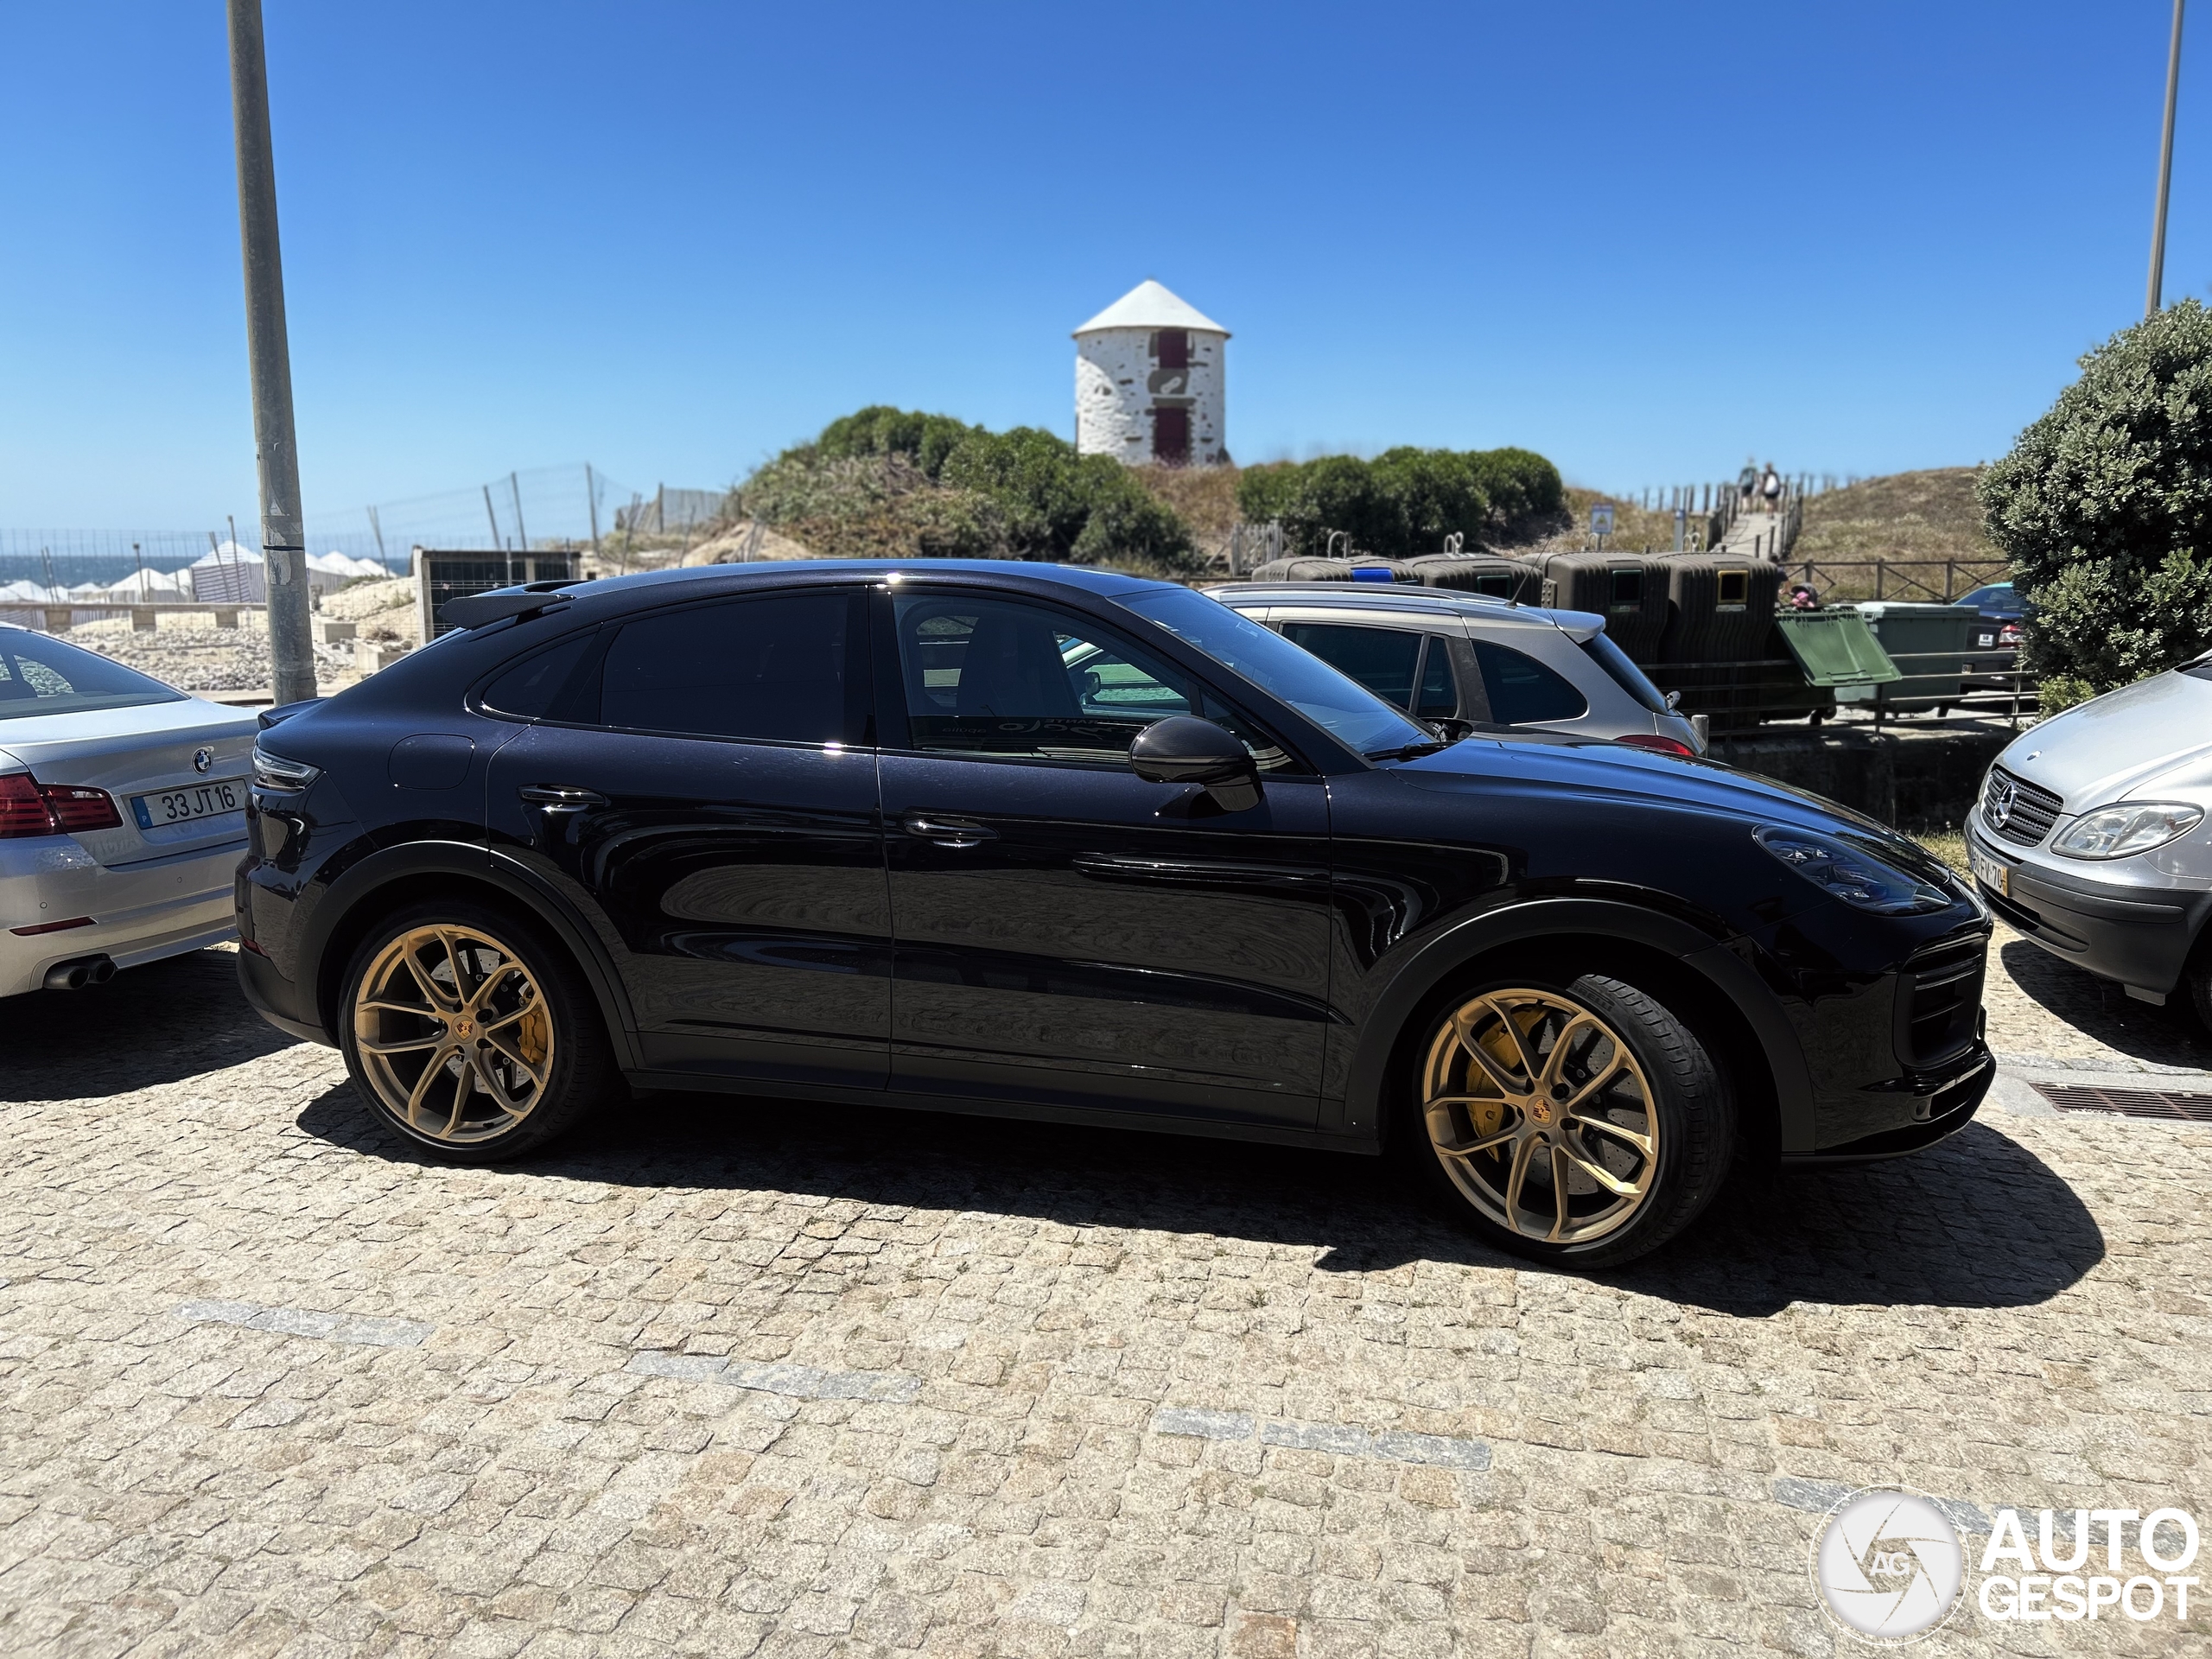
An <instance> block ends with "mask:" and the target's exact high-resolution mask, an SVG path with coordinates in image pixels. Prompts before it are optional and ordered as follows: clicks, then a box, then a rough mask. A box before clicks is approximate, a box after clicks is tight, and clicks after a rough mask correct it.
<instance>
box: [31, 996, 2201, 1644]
mask: <svg viewBox="0 0 2212 1659" xmlns="http://www.w3.org/2000/svg"><path fill="white" fill-rule="evenodd" d="M227 975H228V962H227V959H226V958H225V957H223V956H222V954H221V953H211V954H210V957H209V959H208V960H207V962H205V963H202V962H200V961H198V960H197V959H193V958H187V959H183V960H182V961H181V963H177V964H169V965H166V966H163V967H160V968H156V969H143V970H134V974H133V975H131V976H124V978H123V979H121V980H118V982H117V985H116V986H113V987H110V988H108V994H109V995H111V996H112V995H115V994H117V993H118V992H119V993H120V995H123V996H124V997H126V998H128V997H130V996H132V995H139V993H137V992H134V991H133V990H132V988H131V987H132V985H133V984H134V983H140V984H143V985H144V986H145V987H146V988H147V989H146V991H145V992H144V993H143V995H145V998H146V1001H144V1003H143V1007H140V1009H139V1011H138V1012H137V1014H135V1015H132V1016H131V1017H132V1018H134V1019H135V1020H137V1025H136V1026H134V1027H133V1028H134V1029H143V1031H144V1032H145V1033H148V1037H147V1041H146V1043H145V1044H144V1045H143V1046H131V1047H130V1048H128V1049H122V1048H119V1047H118V1046H115V1045H108V1046H105V1047H98V1046H91V1047H88V1046H86V1044H85V1043H84V1042H83V1041H82V1040H81V1033H79V1035H78V1036H76V1037H73V1036H72V1035H71V1033H70V1031H69V1030H68V1029H67V1028H66V1027H57V1028H56V1029H55V1030H54V1031H53V1032H48V1031H46V1030H43V1029H41V1028H39V1027H34V1026H30V1025H26V1024H25V1023H24V1022H23V1021H22V1020H20V1019H16V1022H15V1023H14V1024H12V1025H11V1024H10V1019H11V1018H13V1017H14V1016H13V1015H12V1014H11V1011H10V1008H9V1007H6V1006H4V1005H0V1052H4V1053H5V1054H6V1055H7V1056H8V1063H7V1065H6V1067H5V1069H4V1072H3V1073H0V1094H4V1096H6V1109H7V1111H8V1114H9V1116H8V1120H7V1121H8V1127H9V1130H10V1158H9V1159H8V1160H5V1161H4V1163H0V1264H4V1268H3V1269H0V1651H4V1652H6V1653H7V1654H8V1655H9V1656H10V1659H14V1656H16V1654H18V1653H21V1654H24V1655H27V1656H34V1659H46V1656H48V1655H55V1656H59V1655H61V1654H64V1653H67V1654H72V1655H74V1654H76V1653H79V1652H84V1653H104V1652H108V1651H115V1652H118V1653H121V1652H124V1651H125V1650H127V1649H129V1648H130V1644H131V1643H136V1644H137V1649H136V1651H137V1652H138V1653H141V1654H143V1655H149V1656H151V1655H158V1654H165V1653H177V1654H187V1653H190V1654H200V1653H219V1652H221V1653H227V1652H232V1651H236V1652H239V1653H264V1652H267V1653H276V1652H280V1651H285V1650H288V1649H289V1651H291V1652H294V1653H302V1654H305V1653H321V1652H333V1653H338V1652H344V1653H353V1652H361V1653H372V1654H376V1655H378V1656H384V1655H398V1654H409V1653H416V1652H420V1653H423V1654H431V1653H436V1654H476V1653H481V1654H485V1655H487V1656H496V1659H508V1656H512V1655H515V1654H522V1653H556V1654H557V1653H579V1654H581V1653H592V1654H615V1653H639V1654H647V1653H654V1654H658V1653H668V1654H702V1655H703V1654H715V1655H736V1656H746V1655H751V1654H756V1653H762V1654H766V1653H774V1654H785V1653H788V1654H795V1655H815V1654H822V1655H828V1654H831V1653H837V1654H843V1653H868V1654H880V1655H907V1654H912V1655H925V1654H938V1653H944V1654H975V1655H978V1656H982V1655H985V1654H990V1655H1004V1654H1015V1653H1020V1654H1032V1653H1034V1654H1052V1655H1061V1654H1066V1655H1077V1654H1082V1655H1091V1654H1097V1655H1109V1654H1111V1655H1121V1654H1128V1655H1139V1654H1154V1653H1160V1654H1172V1653H1185V1652H1187V1653H1192V1654H1201V1653H1202V1654H1205V1655H1207V1656H1209V1659H1218V1656H1224V1655H1226V1656H1230V1659H1276V1656H1285V1659H1313V1656H1319V1655H1328V1654H1338V1653H1342V1654H1371V1655H1393V1656H1395V1655H1421V1656H1425V1655H1429V1654H1445V1653H1451V1654H1455V1655H1485V1654H1507V1655H1513V1656H1516V1659H1527V1656H1534V1655H1535V1654H1539V1653H1542V1654H1562V1655H1592V1656H1595V1655H1605V1656H1611V1655H1614V1654H1620V1653H1651V1654H1674V1653H1678V1654H1684V1655H1691V1654H1694V1655H1700V1656H1703V1655H1706V1654H1710V1653H1714V1652H1727V1651H1739V1652H1745V1653H1751V1652H1758V1651H1766V1650H1772V1651H1775V1652H1784V1653H1803V1654H1813V1655H1821V1656H1826V1655H1829V1654H1832V1653H1834V1652H1837V1651H1839V1650H1840V1649H1838V1646H1837V1643H1836V1641H1835V1637H1834V1631H1833V1628H1832V1627H1831V1626H1830V1625H1829V1624H1827V1621H1826V1619H1825V1618H1824V1617H1823V1616H1822V1615H1821V1613H1820V1612H1819V1611H1818V1609H1817V1606H1816V1605H1815V1602H1814V1600H1813V1599H1812V1594H1811V1589H1810V1586H1809V1584H1808V1581H1807V1579H1806V1576H1805V1567H1804V1564H1805V1560H1806V1555H1807V1550H1808V1544H1809V1541H1810V1539H1811V1536H1812V1533H1813V1530H1814V1529H1815V1527H1816V1526H1817V1525H1818V1524H1819V1520H1820V1517H1821V1516H1824V1515H1825V1514H1826V1513H1827V1510H1828V1509H1829V1508H1831V1507H1832V1506H1833V1505H1834V1503H1835V1502H1836V1501H1837V1499H1838V1498H1840V1497H1842V1496H1843V1495H1844V1494H1846V1493H1847V1492H1848V1491H1853V1490H1856V1489H1857V1488H1859V1487H1860V1486H1864V1485H1867V1484H1891V1483H1903V1484H1910V1485H1913V1486H1915V1487H1917V1488H1920V1489H1922V1490H1924V1491H1929V1493H1931V1494H1933V1495H1935V1496H1936V1497H1937V1498H1938V1499H1940V1500H1941V1501H1942V1503H1944V1505H1945V1506H1946V1508H1947V1510H1948V1512H1949V1513H1951V1514H1952V1515H1953V1516H1955V1518H1956V1520H1957V1521H1958V1522H1959V1524H1960V1525H1961V1527H1962V1529H1966V1530H1967V1535H1968V1536H1969V1538H1970V1539H1976V1540H1978V1539H1979V1538H1980V1537H1981V1536H1982V1535H1984V1534H1983V1533H1982V1532H1981V1531H1980V1530H1977V1529H1982V1528H1986V1527H1987V1526H1988V1525H1989V1524H1991V1518H1992V1517H1993V1516H1995V1514H1996V1512H1997V1510H1999V1508H2000V1507H2003V1506H2006V1505H2022V1506H2036V1507H2040V1506H2041V1505H2043V1504H2046V1503H2058V1504H2062V1505H2063V1506H2064V1507H2065V1508H2067V1509H2071V1508H2072V1507H2075V1504H2076V1503H2078V1504H2079V1505H2080V1506H2082V1507H2101V1506H2105V1505H2109V1504H2118V1505H2121V1506H2132V1507H2135V1508H2138V1509H2142V1510H2148V1509H2152V1508H2158V1507H2163V1506H2165V1505H2167V1504H2174V1505H2178V1506H2180V1507H2183V1508H2184V1509H2191V1510H2194V1511H2195V1512H2196V1514H2197V1515H2198V1516H2200V1517H2201V1518H2203V1519H2206V1520H2208V1521H2212V1383H2208V1382H2207V1379H2208V1378H2212V1251H2208V1249H2206V1245H2207V1243H2212V1196H2209V1195H2212V1135H2198V1134H2195V1133H2193V1132H2192V1133H2190V1134H2187V1135H2177V1134H2174V1133H2171V1132H2169V1131H2168V1130H2166V1129H2165V1128H2163V1127H2162V1126H2157V1125H2149V1126H2146V1125H2144V1124H2140V1123H2131V1122H2118V1121H2099V1120H2094V1119H2088V1118H2082V1117H2074V1116H2056V1117H2050V1118H2025V1117H1993V1118H1990V1119H1988V1120H1987V1121H1985V1122H1978V1123H1976V1124H1974V1125H1972V1126H1970V1127H1969V1128H1967V1130H1965V1131H1964V1132H1962V1133H1961V1135H1958V1136H1957V1137H1955V1139H1954V1140H1952V1141H1948V1142H1947V1143H1945V1144H1944V1145H1943V1146H1942V1147H1937V1148H1935V1149H1934V1150H1932V1151H1931V1152H1930V1153H1929V1154H1926V1155H1924V1156H1923V1157H1920V1158H1917V1159H1914V1160H1904V1161H1901V1162H1898V1163H1895V1164H1891V1165H1885V1166H1873V1167H1869V1168H1866V1169H1863V1170H1857V1171H1848V1172H1838V1173H1834V1174H1832V1175H1828V1176H1825V1177H1821V1178H1818V1179H1815V1178H1808V1177H1796V1176H1792V1177H1788V1178H1783V1179H1780V1180H1778V1181H1776V1182H1774V1183H1771V1184H1770V1186H1769V1187H1768V1188H1766V1189H1748V1190H1746V1189H1732V1190H1731V1192H1729V1193H1727V1194H1726V1195H1724V1198H1723V1200H1722V1202H1721V1203H1720V1204H1719V1205H1716V1207H1715V1210H1714V1211H1713V1212H1712V1214H1711V1215H1710V1216H1709V1217H1707V1219H1706V1220H1705V1221H1704V1222H1702V1223H1700V1225H1699V1227H1698V1228H1697V1229H1695V1230H1693V1231H1692V1232H1691V1233H1690V1234H1689V1235H1688V1236H1685V1238H1683V1239H1682V1240H1681V1241H1680V1242H1679V1243H1676V1244H1675V1245H1674V1246H1672V1247H1670V1249H1669V1250H1668V1251H1666V1252H1664V1253H1663V1254H1662V1255H1658V1256H1655V1257H1653V1258H1651V1259H1649V1260H1648V1261H1646V1262H1640V1263H1637V1264H1635V1265H1634V1266H1632V1267H1631V1268H1628V1269H1624V1270H1622V1271H1619V1272H1617V1273H1612V1274H1606V1275H1604V1276H1603V1277H1602V1278H1584V1277H1577V1276H1575V1275H1572V1274H1548V1273H1538V1272H1533V1271H1528V1270H1525V1269H1523V1268H1521V1267H1519V1266H1518V1265H1516V1264H1515V1263H1512V1262H1509V1261H1507V1260H1506V1259H1504V1258H1503V1257H1500V1256H1498V1255H1495V1254H1493V1253H1491V1252H1489V1251H1487V1250H1486V1249H1483V1248H1481V1247H1480V1246H1478V1245H1477V1244H1475V1243H1472V1242H1471V1241H1470V1240H1468V1239H1467V1238H1466V1237H1465V1236H1462V1235H1459V1234H1458V1233H1456V1232H1453V1231H1452V1230H1449V1229H1447V1228H1446V1227H1443V1226H1441V1225H1440V1224H1436V1223H1434V1222H1433V1221H1431V1220H1430V1219H1429V1218H1427V1217H1426V1215H1425V1214H1423V1213H1421V1212H1419V1211H1414V1210H1412V1209H1409V1208H1408V1207H1407V1206H1406V1205H1403V1204H1402V1202H1401V1199H1400V1196H1399V1194H1398V1193H1397V1192H1396V1191H1395V1189H1394V1188H1392V1187H1391V1186H1390V1185H1389V1182H1388V1179H1387V1172H1384V1171H1382V1170H1379V1169H1376V1168H1375V1167H1372V1166H1369V1165H1367V1164H1364V1163H1361V1162H1358V1161H1357V1160H1338V1159H1332V1158H1324V1157H1321V1156H1319V1155H1318V1154H1305V1153H1290V1152H1278V1151H1274V1150H1272V1149H1268V1148H1265V1147H1231V1146H1228V1145H1226V1144H1225V1143H1224V1144H1219V1145H1217V1144H1211V1143H1205V1142H1195V1141H1192V1142H1185V1141H1165V1140H1162V1139H1157V1138H1153V1137H1147V1136H1128V1137H1123V1136H1117V1135H1109V1134H1103V1133H1095V1132H1088V1131H1075V1130H1064V1129H1053V1128H1041V1127H1039V1126H1025V1125H1014V1124H1004V1123H999V1124H989V1123H982V1122H962V1121H959V1120H951V1119H938V1118H931V1117H927V1116H905V1115H899V1114H887V1115H882V1116H867V1115H865V1114H860V1115H855V1116H845V1115H825V1114H823V1113H821V1112H819V1111H817V1110H813V1109H791V1108H789V1107H787V1106H783V1105H779V1104H778V1103H769V1102H733V1101H728V1100H723V1099H709V1098H705V1097H702V1098H699V1099H696V1100H687V1099H685V1098H683V1097H680V1096H658V1097H654V1098H653V1099H652V1100H650V1101H644V1102H640V1103H639V1104H638V1105H637V1106H636V1107H635V1108H633V1109H631V1110H629V1111H627V1112H625V1113H622V1114H619V1115H611V1116H609V1117H608V1118H607V1120H605V1121H603V1122H601V1123H599V1124H597V1125H595V1126H594V1127H592V1128H588V1129H587V1130H586V1131H584V1132H582V1134H581V1135H578V1136H577V1137H575V1139H574V1140H573V1141H570V1142H568V1143H564V1144H563V1147H559V1148H556V1149H555V1150H554V1151H552V1152H550V1153H549V1154H547V1155H546V1156H545V1157H543V1158H542V1159H540V1160H537V1161H536V1162H534V1163H529V1164H524V1165H519V1166H499V1167H490V1168H485V1167H476V1168H463V1167H446V1166H438V1165H435V1164H433V1163H426V1162H423V1161H422V1160H419V1159H417V1158H416V1157H415V1156H414V1155H413V1154H410V1153H408V1152H407V1150H406V1149H405V1148H404V1147H399V1146H397V1144H396V1143H394V1142H393V1141H391V1140H390V1139H389V1138H388V1137H385V1136H383V1135H380V1134H379V1132H378V1131H377V1130H375V1129H374V1128H372V1127H371V1126H370V1125H369V1123H368V1121H367V1120H366V1118H365V1116H363V1114H362V1113H361V1112H360V1110H359V1108H358V1106H357V1105H355V1104H354V1103H353V1101H352V1099H351V1096H349V1094H348V1093H347V1092H346V1087H345V1085H344V1083H343V1072H342V1067H341V1066H340V1065H339V1064H338V1062H337V1060H336V1058H335V1057H334V1056H333V1055H331V1054H330V1053H329V1052H327V1051H324V1050H321V1049H316V1048H311V1047H307V1046H294V1045H289V1044H288V1043H286V1042H284V1041H283V1040H282V1039H277V1037H276V1036H275V1034H274V1033H270V1032H268V1031H267V1030H266V1029H265V1028H264V1027H259V1026H258V1025H257V1023H255V1022H253V1021H252V1020H251V1017H250V1016H242V1015H241V1014H239V1013H238V1010H237V1008H236V1006H235V1001H234V998H235V991H234V989H233V988H232V987H231V985H230V984H229V982H228V978H227ZM140 976H149V977H145V978H143V979H142V978H141V977H140ZM156 993H158V994H156ZM72 1017H73V1016H72ZM855 1124H857V1125H858V1127H855ZM187 1309H189V1310H191V1312H190V1313H189V1314H188V1315H187V1317H182V1318H181V1317H179V1314H180V1313H181V1312H183V1311H184V1310H187ZM2062 1530H2063V1531H2070V1523H2069V1528H2065V1529H2062ZM2091 1634H2094V1635H2096V1636H2098V1637H2101V1638H2109V1643H2110V1644H2111V1645H2116V1646H2120V1647H2123V1648H2125V1649H2126V1650H2131V1651H2140V1652H2144V1653H2169V1652H2171V1653H2175V1654H2179V1653H2183V1652H2185V1651H2187V1650H2188V1649H2189V1643H2190V1641H2191V1640H2196V1641H2197V1642H2198V1643H2201V1641H2202V1631H2201V1630H2200V1631H2196V1632H2181V1631H2171V1632H2165V1631H2150V1630H2139V1629H2136V1628H2134V1627H2130V1630H2129V1631H2128V1632H2126V1639H2125V1641H2124V1642H2123V1641H2122V1639H2121V1637H2120V1634H2119V1633H2118V1632H2117V1630H2116V1627H2115V1629H2114V1630H2104V1629H2103V1628H2100V1630H2098V1631H2096V1632H2093V1633H2091ZM1943 1642H1944V1650H1945V1651H1947V1652H1956V1653H1962V1654H1980V1653H1992V1654H1994V1653H2008V1654H2009V1653H2018V1654H2023V1655H2028V1654H2034V1655H2038V1656H2040V1655H2044V1654H2055V1653H2058V1652H2061V1651H2064V1650H2068V1649H2062V1648H2061V1647H2060V1646H2058V1645H2056V1644H2055V1643H2054V1641H2053V1640H2052V1639H2051V1637H2050V1631H2049V1630H2047V1629H2045V1630H2037V1631H2033V1632H2028V1631H2024V1630H2023V1629H2021V1628H2018V1627H2016V1628H2014V1629H2013V1630H2010V1631H2005V1630H1999V1628H1998V1627H1993V1626H1976V1625H1974V1624H1967V1625H1963V1626H1961V1625H1958V1624H1955V1625H1954V1626H1953V1627H1952V1628H1951V1629H1950V1630H1947V1632H1946V1634H1945V1637H1944V1638H1943ZM118 1643H121V1644H123V1645H121V1646H118V1645H116V1644H118Z"/></svg>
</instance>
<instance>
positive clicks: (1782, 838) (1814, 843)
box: [1751, 825, 1961, 916]
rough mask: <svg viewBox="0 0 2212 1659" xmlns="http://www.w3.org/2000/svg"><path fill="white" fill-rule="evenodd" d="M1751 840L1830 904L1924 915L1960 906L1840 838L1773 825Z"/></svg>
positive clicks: (1952, 896)
mask: <svg viewBox="0 0 2212 1659" xmlns="http://www.w3.org/2000/svg"><path fill="white" fill-rule="evenodd" d="M1751 839H1752V840H1753V841H1756V842H1758V844H1759V845H1760V846H1761V847H1763V848H1764V849H1766V850H1767V851H1768V852H1770V853H1771V854H1773V855H1774V856H1775V857H1777V858H1778V859H1780V860H1781V861H1783V863H1784V864H1787V865H1788V866H1789V868H1791V869H1793V870H1795V871H1796V872H1797V874H1800V875H1802V876H1803V877H1804V878H1805V879H1806V880H1808V881H1810V882H1811V883H1812V884H1813V885H1814V886H1815V887H1819V888H1821V890H1822V891H1824V892H1825V893H1827V895H1828V896H1829V897H1830V898H1831V899H1842V900H1843V902H1844V903H1845V904H1847V905H1850V906H1854V907H1856V908H1857V909H1859V910H1871V911H1874V912H1878V913H1879V914H1881V915H1884V916H1922V915H1926V914H1927V913H1928V912H1930V911H1937V910H1948V909H1949V908H1950V907H1951V906H1953V905H1955V904H1958V903H1961V899H1960V898H1959V897H1958V895H1956V894H1955V893H1947V892H1945V891H1944V890H1943V889H1942V887H1939V886H1937V885H1936V882H1934V881H1933V880H1922V879H1921V878H1920V877H1918V876H1916V875H1912V874H1908V873H1907V872H1905V871H1904V870H1901V869H1898V868H1897V867H1896V866H1895V865H1892V864H1890V863H1887V862H1885V861H1883V860H1881V859H1878V858H1876V857H1874V856H1872V855H1871V854H1870V853H1869V852H1868V851H1867V850H1866V849H1865V848H1864V847H1861V846H1859V845H1857V844H1856V843H1855V842H1849V841H1846V840H1844V839H1842V838H1841V837H1840V836H1823V835H1817V834H1815V833H1814V832H1813V831H1811V830H1808V829H1777V828H1775V827H1773V826H1771V825H1769V826H1766V827H1764V828H1761V829H1754V830H1753V831H1751Z"/></svg>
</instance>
